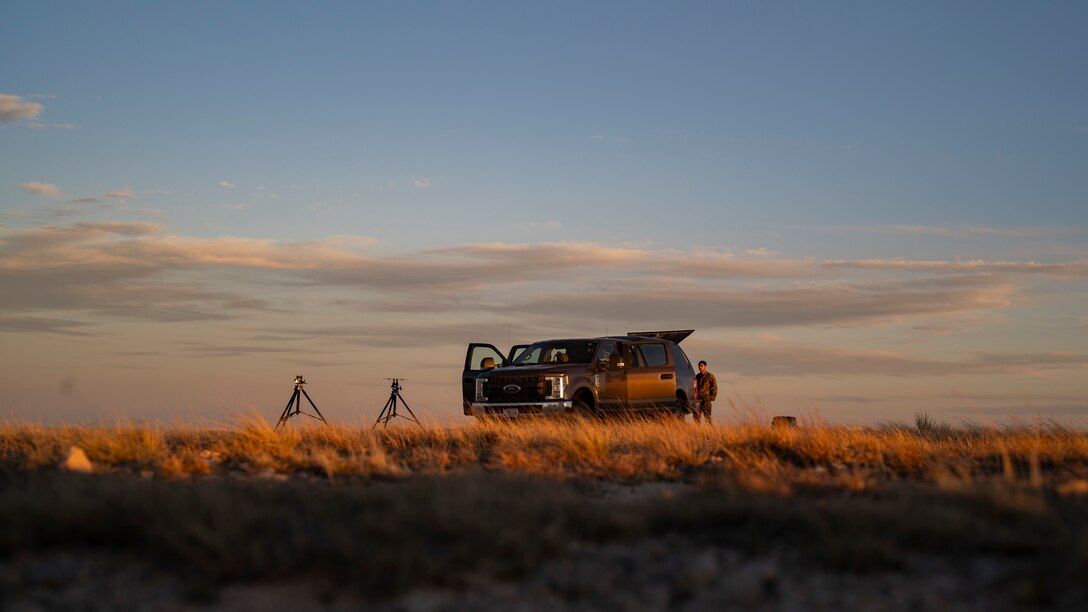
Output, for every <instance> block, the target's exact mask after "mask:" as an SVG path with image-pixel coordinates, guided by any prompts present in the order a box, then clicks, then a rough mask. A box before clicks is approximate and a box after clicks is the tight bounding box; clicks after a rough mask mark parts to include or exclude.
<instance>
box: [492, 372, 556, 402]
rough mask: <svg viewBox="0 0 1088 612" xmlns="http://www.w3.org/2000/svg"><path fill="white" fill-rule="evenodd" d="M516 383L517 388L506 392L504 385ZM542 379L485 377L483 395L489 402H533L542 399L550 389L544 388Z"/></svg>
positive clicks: (529, 377)
mask: <svg viewBox="0 0 1088 612" xmlns="http://www.w3.org/2000/svg"><path fill="white" fill-rule="evenodd" d="M509 385H517V386H518V387H520V389H519V390H517V391H515V392H513V393H508V392H507V391H506V387H508V386H509ZM545 386H547V387H550V386H551V385H545V383H544V379H543V378H540V377H538V376H496V377H494V378H488V379H487V385H485V387H484V395H485V396H486V397H487V401H489V402H533V401H539V400H543V399H544V396H545V395H546V394H547V393H548V392H549V391H551V389H545Z"/></svg>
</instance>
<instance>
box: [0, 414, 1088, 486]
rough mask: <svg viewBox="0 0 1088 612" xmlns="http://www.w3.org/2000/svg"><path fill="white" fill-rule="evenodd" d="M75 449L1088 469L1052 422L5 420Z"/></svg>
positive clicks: (306, 458)
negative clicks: (107, 423) (207, 423)
mask: <svg viewBox="0 0 1088 612" xmlns="http://www.w3.org/2000/svg"><path fill="white" fill-rule="evenodd" d="M72 446H78V447H80V448H82V449H84V450H85V451H86V453H87V456H88V457H89V458H90V460H91V461H92V462H93V463H94V465H95V468H96V471H99V472H105V473H114V474H139V475H143V476H145V477H147V476H156V477H162V478H170V479H190V478H200V477H218V476H269V475H287V476H296V475H308V476H313V477H318V478H322V479H327V480H330V481H334V482H335V481H337V480H338V479H339V480H342V479H348V480H353V479H373V478H397V477H406V476H409V475H414V474H444V473H448V472H460V471H464V470H476V469H483V470H487V471H491V472H512V473H517V474H521V475H537V476H551V477H564V478H571V477H576V478H583V477H591V478H606V479H614V480H622V481H677V480H687V481H691V480H692V479H693V475H695V476H698V477H699V478H700V479H704V480H705V479H706V478H712V479H718V480H721V479H725V480H730V481H734V482H736V483H737V484H739V485H742V486H744V485H745V483H749V484H752V486H757V487H764V486H768V487H770V488H771V489H774V490H780V491H783V492H789V491H791V490H792V489H793V488H795V487H797V486H813V485H822V486H833V487H834V486H846V487H848V488H854V489H857V488H866V487H870V488H871V487H882V486H887V485H888V484H891V483H895V482H902V481H909V482H912V483H919V482H921V483H931V484H935V485H937V486H941V487H953V488H954V487H958V486H970V485H971V484H972V483H975V482H976V481H981V482H989V481H994V480H998V481H1002V482H1005V483H1010V484H1015V485H1029V486H1031V487H1033V488H1036V489H1046V490H1057V489H1060V488H1062V487H1063V486H1066V485H1067V484H1068V483H1069V482H1071V481H1076V480H1083V479H1088V434H1085V433H1084V432H1080V431H1074V430H1070V429H1067V428H1064V427H1061V426H1057V425H1054V424H1042V425H1037V426H1019V427H992V428H983V427H965V428H959V429H957V428H952V427H950V426H947V425H941V426H934V425H932V424H921V423H920V424H919V426H917V427H906V426H901V425H883V426H880V427H876V428H865V429H862V428H846V427H831V426H819V425H814V426H807V427H802V428H798V429H771V428H769V427H761V426H755V425H750V424H740V425H736V424H734V425H718V426H713V427H707V426H703V427H698V426H694V425H692V424H691V423H684V422H678V421H671V420H662V421H652V420H633V421H604V422H599V421H589V422H587V421H580V420H551V421H546V420H539V421H528V422H519V423H514V424H511V423H508V422H505V421H490V422H488V421H485V422H477V423H472V424H468V425H463V426H449V427H444V426H435V425H431V426H426V427H395V428H390V429H378V430H375V431H371V430H370V429H369V428H365V427H346V426H328V427H327V426H311V427H307V428H302V429H297V428H293V427H288V428H285V429H283V430H281V431H278V432H277V431H274V430H273V429H272V428H271V427H270V426H269V425H268V424H267V423H265V422H263V421H260V420H257V419H251V420H247V421H244V422H242V423H240V424H238V425H237V426H235V427H233V428H228V429H222V430H207V429H198V428H185V427H173V428H156V427H146V426H121V425H119V426H114V427H56V428H47V427H41V426H37V425H25V424H4V425H0V470H3V471H5V472H8V473H14V472H25V471H35V470H52V469H54V467H55V466H56V465H57V464H58V463H59V462H60V461H61V459H62V458H63V457H64V454H65V453H66V452H67V450H68V449H69V448H70V447H72ZM757 481H762V482H765V485H757V484H755V483H756V482H757ZM1074 488H1075V487H1074Z"/></svg>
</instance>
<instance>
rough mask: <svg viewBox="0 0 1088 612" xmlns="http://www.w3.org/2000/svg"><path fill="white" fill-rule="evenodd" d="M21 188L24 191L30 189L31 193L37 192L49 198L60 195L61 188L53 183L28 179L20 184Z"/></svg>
mask: <svg viewBox="0 0 1088 612" xmlns="http://www.w3.org/2000/svg"><path fill="white" fill-rule="evenodd" d="M19 188H20V189H22V190H23V191H29V192H30V193H36V194H38V195H41V196H45V197H47V198H57V197H60V189H59V188H58V187H57V186H56V185H54V184H53V183H41V182H38V181H28V182H26V183H23V184H21V185H19Z"/></svg>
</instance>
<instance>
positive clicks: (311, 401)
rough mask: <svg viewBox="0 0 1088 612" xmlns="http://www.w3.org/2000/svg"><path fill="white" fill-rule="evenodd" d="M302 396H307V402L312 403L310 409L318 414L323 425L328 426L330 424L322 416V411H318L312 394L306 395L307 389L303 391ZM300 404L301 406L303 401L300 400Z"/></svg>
mask: <svg viewBox="0 0 1088 612" xmlns="http://www.w3.org/2000/svg"><path fill="white" fill-rule="evenodd" d="M302 394H303V395H305V396H306V401H307V402H310V407H311V408H313V409H314V412H316V413H317V418H319V419H321V422H322V423H324V424H326V425H328V424H329V422H328V421H326V420H325V415H323V414H321V411H320V410H318V409H317V405H316V404H314V401H313V400H312V399H310V394H309V393H306V389H302ZM299 403H300V404H301V403H302V400H299Z"/></svg>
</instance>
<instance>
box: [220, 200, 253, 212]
mask: <svg viewBox="0 0 1088 612" xmlns="http://www.w3.org/2000/svg"><path fill="white" fill-rule="evenodd" d="M219 208H223V209H226V210H245V209H247V208H249V204H246V203H245V202H242V203H239V204H220V205H219Z"/></svg>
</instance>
